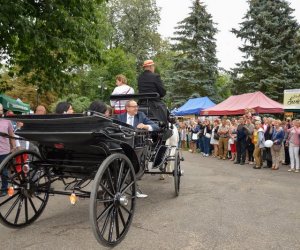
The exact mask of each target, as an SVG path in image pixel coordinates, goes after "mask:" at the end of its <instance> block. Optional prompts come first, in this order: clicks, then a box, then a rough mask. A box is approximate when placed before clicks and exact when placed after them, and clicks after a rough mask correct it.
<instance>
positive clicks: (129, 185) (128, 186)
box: [121, 181, 134, 194]
mask: <svg viewBox="0 0 300 250" xmlns="http://www.w3.org/2000/svg"><path fill="white" fill-rule="evenodd" d="M133 184H134V181H132V182H131V183H130V184H128V185H127V186H126V187H125V188H124V189H123V190H122V192H121V194H124V193H125V192H126V191H127V190H128V189H129V188H130V187H131V186H132V185H133Z"/></svg>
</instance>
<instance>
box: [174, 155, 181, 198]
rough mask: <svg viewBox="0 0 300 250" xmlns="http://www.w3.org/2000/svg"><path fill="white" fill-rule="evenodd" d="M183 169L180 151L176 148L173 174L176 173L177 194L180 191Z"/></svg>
mask: <svg viewBox="0 0 300 250" xmlns="http://www.w3.org/2000/svg"><path fill="white" fill-rule="evenodd" d="M181 174H182V171H181V167H180V155H179V151H178V150H176V153H175V159H174V170H173V175H174V185H175V195H176V196H178V195H179V191H180V177H181Z"/></svg>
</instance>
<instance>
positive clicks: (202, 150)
mask: <svg viewBox="0 0 300 250" xmlns="http://www.w3.org/2000/svg"><path fill="white" fill-rule="evenodd" d="M198 148H199V149H200V152H202V153H203V152H204V135H202V136H200V137H199V139H198Z"/></svg>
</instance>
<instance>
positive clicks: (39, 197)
mask: <svg viewBox="0 0 300 250" xmlns="http://www.w3.org/2000/svg"><path fill="white" fill-rule="evenodd" d="M34 197H36V198H38V199H39V200H40V201H41V202H44V201H45V200H43V199H42V198H41V197H39V196H37V195H35V196H34Z"/></svg>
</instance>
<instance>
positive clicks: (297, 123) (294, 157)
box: [287, 119, 300, 173]
mask: <svg viewBox="0 0 300 250" xmlns="http://www.w3.org/2000/svg"><path fill="white" fill-rule="evenodd" d="M293 125H294V126H293V127H292V128H290V129H288V133H289V136H288V139H287V143H288V144H289V153H290V161H291V168H290V169H289V170H288V171H289V172H291V171H295V173H299V166H300V159H299V146H300V138H299V137H300V120H299V119H296V120H294V121H293Z"/></svg>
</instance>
